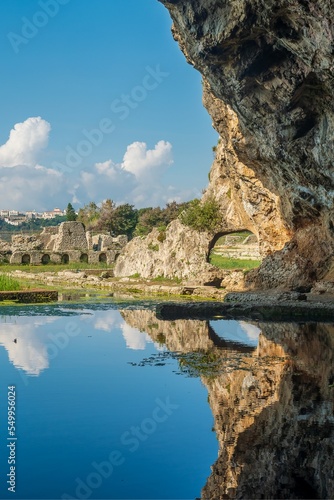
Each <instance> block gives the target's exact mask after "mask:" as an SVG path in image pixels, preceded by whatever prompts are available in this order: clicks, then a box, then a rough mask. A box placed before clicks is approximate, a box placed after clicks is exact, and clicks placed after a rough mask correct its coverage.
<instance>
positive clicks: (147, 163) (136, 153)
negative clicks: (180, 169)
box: [122, 141, 173, 180]
mask: <svg viewBox="0 0 334 500" xmlns="http://www.w3.org/2000/svg"><path fill="white" fill-rule="evenodd" d="M172 163H173V155H172V145H171V143H170V142H166V141H159V142H158V143H157V144H156V145H155V147H154V149H147V144H146V143H145V142H133V143H132V144H130V145H129V146H128V147H127V150H126V153H125V155H124V158H123V162H122V168H123V169H124V170H126V171H127V172H131V173H132V174H133V175H135V176H136V178H137V179H138V180H140V179H141V177H142V176H145V177H146V176H147V174H150V176H151V175H154V174H155V173H158V172H159V173H160V170H161V168H164V167H166V166H169V165H171V164H172Z"/></svg>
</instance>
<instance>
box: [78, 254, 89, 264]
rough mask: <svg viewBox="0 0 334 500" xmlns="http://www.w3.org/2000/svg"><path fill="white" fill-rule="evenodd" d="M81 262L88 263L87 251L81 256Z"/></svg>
mask: <svg viewBox="0 0 334 500" xmlns="http://www.w3.org/2000/svg"><path fill="white" fill-rule="evenodd" d="M80 262H85V263H86V264H87V263H88V255H87V254H86V253H82V254H81V256H80Z"/></svg>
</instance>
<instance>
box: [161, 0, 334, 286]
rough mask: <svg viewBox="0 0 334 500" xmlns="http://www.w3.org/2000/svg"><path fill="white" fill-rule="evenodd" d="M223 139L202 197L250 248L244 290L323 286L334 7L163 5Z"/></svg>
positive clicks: (199, 0) (242, 1) (332, 126)
mask: <svg viewBox="0 0 334 500" xmlns="http://www.w3.org/2000/svg"><path fill="white" fill-rule="evenodd" d="M160 1H161V3H163V4H164V5H165V6H166V7H167V8H168V10H169V11H170V14H171V17H172V19H173V22H174V25H173V35H174V38H175V39H176V40H177V41H178V43H179V45H180V47H181V49H182V51H183V52H184V54H185V56H186V58H187V60H188V62H190V63H191V64H192V65H194V66H195V67H196V68H197V69H198V70H199V71H200V72H201V73H202V75H203V79H204V104H205V106H206V107H207V109H208V111H209V113H210V114H211V116H212V119H213V124H214V127H215V128H216V130H217V131H218V132H219V134H220V136H221V140H220V144H219V145H218V148H217V157H216V161H215V163H214V165H213V168H212V171H211V175H210V186H209V190H208V192H209V194H213V195H214V196H215V197H216V198H217V199H219V200H220V203H221V207H222V217H223V219H224V220H225V222H226V227H228V228H231V229H232V230H235V229H241V228H242V229H243V228H247V229H249V230H251V231H252V232H254V233H255V234H256V235H258V237H259V243H260V249H261V252H262V254H263V255H267V254H271V255H268V257H267V258H266V259H265V260H264V263H263V265H262V266H261V268H260V270H259V271H253V272H252V273H249V280H250V283H253V284H255V285H256V286H261V287H280V286H281V287H285V286H296V285H302V284H306V283H310V282H314V281H316V280H319V279H322V277H323V276H324V274H325V273H326V271H327V269H328V267H329V265H330V263H329V260H330V257H331V255H332V254H333V250H334V220H333V193H334V181H333V160H334V147H333V145H334V99H333V94H334V85H333V83H334V82H333V76H334V75H333V73H334V69H333V68H334V55H333V51H332V45H333V34H334V27H333V22H332V18H333V13H334V8H333V3H332V1H331V0H323V1H321V2H319V1H317V0H307V1H305V0H278V1H275V2H274V1H268V0H258V1H257V2H250V1H249V0H231V1H229V2H226V1H221V0H160Z"/></svg>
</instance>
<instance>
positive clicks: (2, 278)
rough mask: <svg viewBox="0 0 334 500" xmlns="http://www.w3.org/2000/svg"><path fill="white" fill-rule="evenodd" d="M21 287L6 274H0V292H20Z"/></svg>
mask: <svg viewBox="0 0 334 500" xmlns="http://www.w3.org/2000/svg"><path fill="white" fill-rule="evenodd" d="M20 288H21V285H20V283H19V282H18V281H16V280H14V279H13V278H12V277H11V276H8V274H2V273H1V274H0V291H1V292H15V291H16V290H20Z"/></svg>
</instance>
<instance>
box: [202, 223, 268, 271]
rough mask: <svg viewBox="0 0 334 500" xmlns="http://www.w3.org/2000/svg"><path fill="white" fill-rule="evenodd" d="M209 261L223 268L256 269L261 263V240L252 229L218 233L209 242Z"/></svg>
mask: <svg viewBox="0 0 334 500" xmlns="http://www.w3.org/2000/svg"><path fill="white" fill-rule="evenodd" d="M208 262H209V263H210V264H212V265H213V266H215V267H218V268H222V269H254V268H256V267H258V266H259V265H260V264H261V255H260V251H259V242H258V238H257V236H256V235H255V234H254V233H252V232H251V231H249V230H247V229H244V230H240V231H233V232H232V231H231V232H226V231H225V232H220V233H217V234H216V235H215V236H214V238H213V239H212V240H211V242H210V244H209V252H208Z"/></svg>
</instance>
